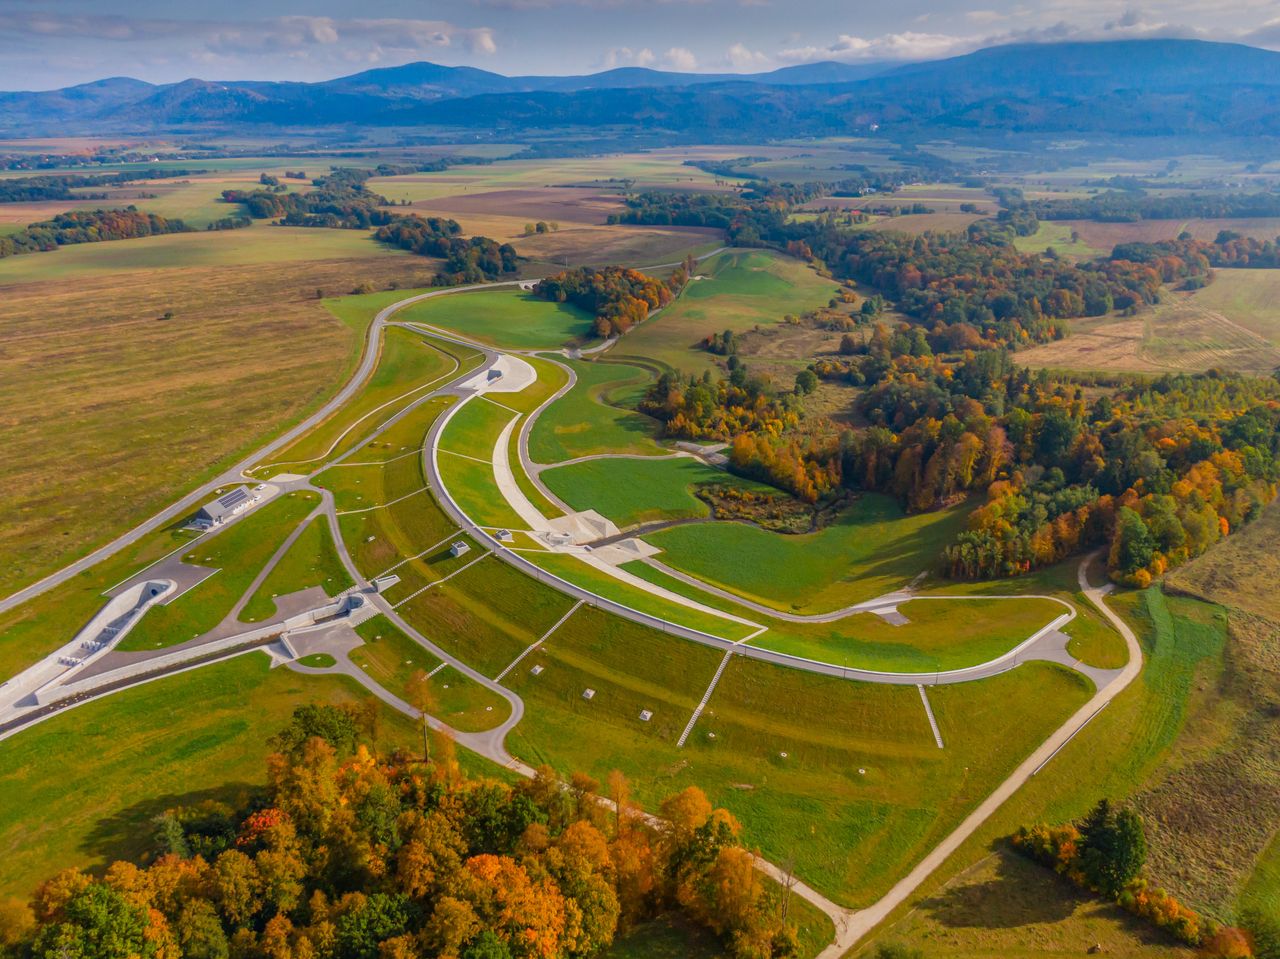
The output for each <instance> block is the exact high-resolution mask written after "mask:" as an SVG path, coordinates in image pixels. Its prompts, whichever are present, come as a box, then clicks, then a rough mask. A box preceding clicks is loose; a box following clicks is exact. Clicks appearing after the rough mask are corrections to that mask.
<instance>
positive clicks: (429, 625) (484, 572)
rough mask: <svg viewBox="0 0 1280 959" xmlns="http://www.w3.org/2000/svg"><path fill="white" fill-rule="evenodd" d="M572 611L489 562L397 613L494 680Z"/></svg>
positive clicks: (565, 600)
mask: <svg viewBox="0 0 1280 959" xmlns="http://www.w3.org/2000/svg"><path fill="white" fill-rule="evenodd" d="M572 606H573V600H571V599H570V598H569V597H567V596H565V595H564V594H562V593H559V592H557V591H555V590H554V589H552V588H551V587H550V586H546V585H543V584H542V583H539V582H538V581H537V580H535V579H533V578H532V577H530V576H526V575H524V574H523V573H521V572H520V571H519V570H516V569H515V568H513V567H511V566H509V565H508V564H506V563H504V562H502V561H501V560H499V559H495V558H493V557H490V558H487V559H485V560H484V561H483V562H480V563H476V564H475V565H474V566H471V567H470V568H468V569H467V570H465V571H463V572H462V573H459V574H458V575H457V576H455V577H453V578H452V579H451V580H449V582H447V583H445V584H443V585H441V586H439V587H437V588H435V589H429V590H427V591H426V592H425V593H422V594H421V595H420V596H417V597H415V598H414V599H412V600H409V601H408V602H406V603H405V604H404V605H403V606H400V607H398V608H397V610H396V612H398V613H399V614H400V615H401V616H403V617H404V618H405V619H406V620H407V621H408V622H409V623H411V624H412V625H413V626H414V627H415V628H416V629H418V630H420V631H421V632H422V634H423V635H424V636H426V637H427V638H429V639H430V640H431V641H432V642H433V643H435V644H436V645H438V646H440V647H441V648H443V649H446V650H448V651H449V652H451V653H452V654H453V655H454V656H456V657H457V658H458V659H460V660H462V661H463V662H464V663H466V664H467V665H468V666H471V667H472V668H473V669H476V670H479V671H480V672H482V673H484V674H485V675H486V676H496V675H497V674H498V673H500V672H501V671H502V670H503V669H504V668H505V667H506V666H507V664H508V663H510V662H511V661H512V660H513V659H515V657H516V656H517V655H519V654H520V653H521V652H522V651H523V650H524V649H525V648H526V647H527V646H529V644H531V643H533V642H534V641H536V640H537V639H538V638H539V637H541V636H542V634H543V633H545V632H546V631H547V630H548V629H550V628H551V627H552V626H553V625H554V624H555V622H556V621H557V620H558V619H560V617H561V616H563V615H564V614H565V613H567V612H568V611H569V610H570V609H571V608H572Z"/></svg>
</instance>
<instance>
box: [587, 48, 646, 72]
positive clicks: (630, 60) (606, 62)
mask: <svg viewBox="0 0 1280 959" xmlns="http://www.w3.org/2000/svg"><path fill="white" fill-rule="evenodd" d="M657 59H658V58H657V57H655V56H654V55H653V51H652V50H650V49H649V48H648V47H642V48H641V49H639V50H632V49H631V48H630V47H613V48H612V49H610V50H609V51H608V52H607V53H605V55H604V59H603V60H602V61H601V66H603V68H604V69H606V70H613V69H616V68H617V67H648V66H652V65H653V62H654V61H655V60H657Z"/></svg>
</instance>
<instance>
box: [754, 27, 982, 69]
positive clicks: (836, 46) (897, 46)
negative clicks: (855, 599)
mask: <svg viewBox="0 0 1280 959" xmlns="http://www.w3.org/2000/svg"><path fill="white" fill-rule="evenodd" d="M981 44H982V40H981V39H980V38H977V37H956V36H950V35H947V34H944V33H920V32H917V31H913V30H908V31H906V32H903V33H886V34H884V35H882V36H879V37H870V38H867V37H859V36H855V35H853V34H850V33H842V34H840V36H839V37H837V38H836V41H835V42H834V43H832V44H830V45H829V46H825V47H814V46H806V47H793V48H790V49H787V50H783V51H781V52H780V53H779V54H778V57H779V59H781V60H785V61H787V62H788V63H807V62H812V61H814V60H845V61H875V60H927V59H931V58H935V57H945V56H950V55H952V54H955V53H962V52H965V51H967V50H972V49H976V48H977V47H978V46H980V45H981Z"/></svg>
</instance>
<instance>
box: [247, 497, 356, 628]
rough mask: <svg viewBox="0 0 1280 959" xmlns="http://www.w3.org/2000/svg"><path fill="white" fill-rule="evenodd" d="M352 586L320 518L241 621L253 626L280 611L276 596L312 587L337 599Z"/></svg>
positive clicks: (309, 525)
mask: <svg viewBox="0 0 1280 959" xmlns="http://www.w3.org/2000/svg"><path fill="white" fill-rule="evenodd" d="M352 585H354V584H353V583H352V582H351V577H350V575H349V574H348V573H347V570H346V567H344V566H343V565H342V560H341V559H339V558H338V551H337V549H335V548H334V545H333V536H332V534H331V533H330V532H329V524H328V523H327V522H325V520H324V518H323V517H320V516H317V517H316V518H315V519H313V520H311V521H310V522H309V523H307V526H306V528H305V529H304V530H303V531H302V533H301V535H299V536H298V538H297V539H296V540H294V543H293V545H292V546H290V547H289V549H288V551H287V552H286V553H285V554H284V555H283V556H282V557H280V562H279V563H277V564H276V567H275V568H274V569H273V570H272V571H271V572H270V573H268V574H267V578H266V579H264V580H263V581H262V585H261V586H259V587H258V590H257V592H255V593H254V594H253V596H252V597H251V598H250V600H249V602H248V603H246V604H245V607H244V609H242V610H241V611H240V620H241V622H245V623H253V622H259V621H261V620H264V619H270V618H271V617H272V616H274V615H275V614H276V612H277V607H276V602H275V598H276V597H277V596H287V595H288V594H289V593H296V592H298V591H300V590H303V589H307V588H308V587H311V586H319V587H320V588H321V589H323V590H324V591H325V594H326V595H328V596H336V595H337V594H338V593H340V592H342V591H343V590H344V589H346V588H347V587H348V586H352Z"/></svg>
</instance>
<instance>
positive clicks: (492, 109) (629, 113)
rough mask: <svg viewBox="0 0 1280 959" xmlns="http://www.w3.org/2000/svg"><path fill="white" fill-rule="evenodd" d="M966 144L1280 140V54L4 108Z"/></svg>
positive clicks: (957, 63) (418, 76)
mask: <svg viewBox="0 0 1280 959" xmlns="http://www.w3.org/2000/svg"><path fill="white" fill-rule="evenodd" d="M872 125H877V126H880V127H884V128H886V129H892V128H899V129H906V128H910V129H915V128H940V129H946V128H952V129H956V128H959V129H966V130H983V129H990V130H1003V131H1011V132H1047V133H1090V132H1095V133H1123V134H1136V135H1143V134H1147V135H1188V134H1204V135H1257V134H1267V135H1280V53H1275V52H1272V51H1269V50H1261V49H1258V48H1255V47H1247V46H1242V45H1239V44H1226V43H1209V42H1204V41H1196V40H1131V41H1113V42H1096V43H1057V44H1020V45H1010V46H1000V47H991V48H988V49H984V50H979V51H977V52H976V53H971V54H968V55H966V56H961V57H955V58H951V59H947V60H937V61H931V62H924V63H911V64H905V65H902V64H886V63H868V64H845V63H836V62H826V63H814V64H805V65H802V66H794V67H785V68H783V69H781V70H775V71H772V72H769V73H758V74H699V73H669V72H663V71H659V70H648V69H642V68H622V69H618V70H609V71H606V72H603V73H595V74H590V75H587V76H564V77H508V76H503V75H502V74H498V73H492V72H489V71H486V70H478V69H475V68H472V67H446V66H440V65H438V64H434V63H410V64H406V65H404V66H399V67H388V68H384V69H377V70H368V71H365V72H363V73H357V74H353V75H352V76H347V77H339V78H337V79H334V80H326V81H323V82H320V83H287V82H268V81H252V80H250V81H208V80H198V79H191V80H184V81H182V82H180V83H171V84H160V85H156V84H150V83H145V82H143V81H141V80H134V79H131V78H128V77H115V78H111V79H106V80H99V81H97V82H94V83H88V84H83V85H80V86H74V87H68V88H66V89H63V90H53V91H46V92H36V93H31V92H25V93H0V129H3V130H5V131H6V132H7V133H10V134H48V133H52V132H60V133H67V132H74V133H95V132H124V131H131V132H148V131H161V130H163V131H182V130H188V131H196V130H213V129H218V130H225V129H229V128H233V127H234V128H244V127H246V126H251V127H256V128H259V129H262V128H283V127H301V128H308V129H314V128H320V127H350V126H447V127H457V128H464V129H477V128H483V129H486V130H495V131H496V130H505V131H508V132H520V131H526V132H533V131H539V130H549V129H563V128H565V127H611V128H641V129H644V130H646V131H649V132H655V131H661V130H669V131H672V132H677V133H680V134H682V135H702V136H706V137H708V138H713V139H724V138H725V137H727V136H732V137H735V138H744V137H758V136H766V137H779V136H796V135H830V134H838V133H848V132H857V131H859V130H863V129H866V128H868V127H870V126H872Z"/></svg>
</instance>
